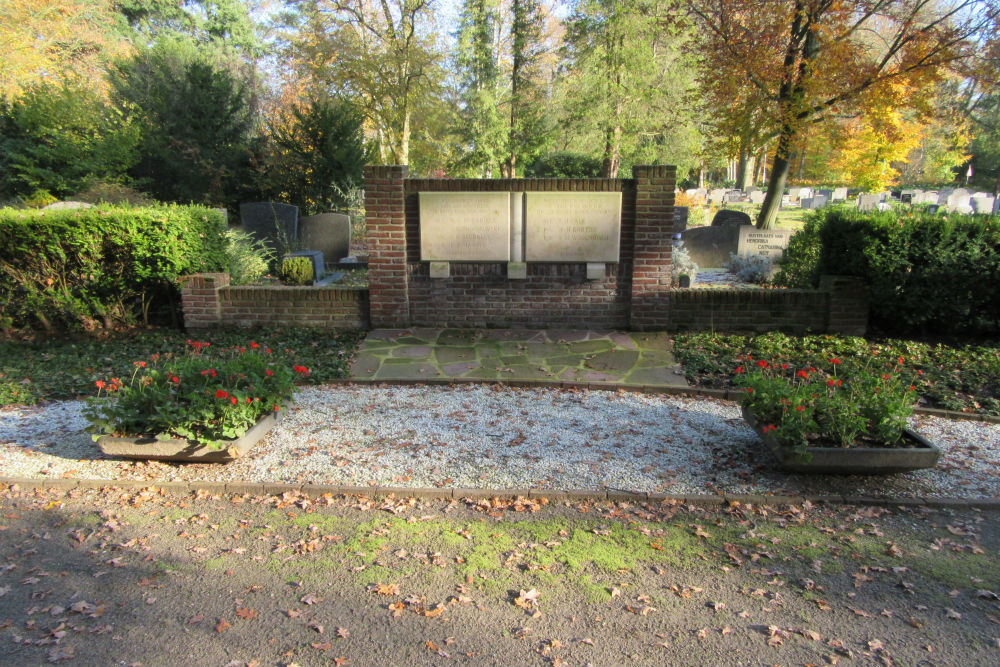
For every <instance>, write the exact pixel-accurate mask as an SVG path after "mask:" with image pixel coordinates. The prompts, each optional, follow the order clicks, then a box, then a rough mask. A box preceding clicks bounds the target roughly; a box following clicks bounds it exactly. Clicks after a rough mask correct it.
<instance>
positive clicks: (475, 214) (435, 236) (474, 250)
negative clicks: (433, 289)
mask: <svg viewBox="0 0 1000 667" xmlns="http://www.w3.org/2000/svg"><path fill="white" fill-rule="evenodd" d="M418 199H419V202H420V259H421V261H425V262H507V261H510V246H511V243H510V235H511V230H510V208H511V205H510V193H508V192H420V193H418Z"/></svg>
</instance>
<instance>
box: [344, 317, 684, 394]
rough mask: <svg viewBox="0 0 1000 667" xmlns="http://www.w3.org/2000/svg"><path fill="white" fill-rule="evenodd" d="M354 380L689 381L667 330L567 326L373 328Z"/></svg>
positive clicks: (670, 384) (681, 383)
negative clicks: (581, 328)
mask: <svg viewBox="0 0 1000 667" xmlns="http://www.w3.org/2000/svg"><path fill="white" fill-rule="evenodd" d="M351 378H352V379H355V380H371V379H386V380H388V379H393V380H407V379H409V380H432V379H436V380H448V379H451V378H467V379H469V378H471V379H481V380H499V381H501V382H503V381H507V382H522V381H527V382H544V381H579V382H597V383H602V384H603V383H607V384H612V385H616V386H622V387H687V386H688V383H687V380H686V379H685V378H684V372H683V370H682V369H681V367H680V365H679V364H678V363H677V361H676V360H675V359H674V356H673V348H672V343H671V341H670V337H669V335H667V334H666V333H665V332H628V331H586V330H580V331H576V330H566V329H537V330H536V329H430V328H426V327H419V328H412V329H375V330H373V331H371V332H369V333H368V336H367V337H366V338H365V341H364V342H363V343H362V344H361V348H360V349H359V351H358V354H357V355H356V356H355V359H354V362H353V363H352V364H351Z"/></svg>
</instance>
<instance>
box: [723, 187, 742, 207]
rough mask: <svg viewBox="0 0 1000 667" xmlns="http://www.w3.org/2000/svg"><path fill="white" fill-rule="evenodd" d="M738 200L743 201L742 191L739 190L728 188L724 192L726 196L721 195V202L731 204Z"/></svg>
mask: <svg viewBox="0 0 1000 667" xmlns="http://www.w3.org/2000/svg"><path fill="white" fill-rule="evenodd" d="M740 201H743V193H742V192H740V191H739V190H730V191H729V192H727V193H726V196H725V197H723V202H724V203H726V204H732V203H736V202H740Z"/></svg>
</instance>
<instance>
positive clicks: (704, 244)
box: [681, 225, 744, 269]
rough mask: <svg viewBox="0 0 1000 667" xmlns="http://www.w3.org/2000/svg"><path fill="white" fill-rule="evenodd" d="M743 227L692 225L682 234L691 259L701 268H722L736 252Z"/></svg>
mask: <svg viewBox="0 0 1000 667" xmlns="http://www.w3.org/2000/svg"><path fill="white" fill-rule="evenodd" d="M743 228H744V226H742V225H726V226H721V225H720V226H716V227H691V228H690V229H688V230H687V231H685V232H684V233H683V234H681V240H682V241H683V242H684V249H685V250H687V252H688V256H689V257H691V261H693V262H694V263H695V264H697V265H698V267H699V268H700V269H711V268H722V267H724V266H726V264H727V263H728V262H729V257H730V256H731V255H732V254H733V253H734V252H736V248H737V246H738V244H739V238H740V229H743Z"/></svg>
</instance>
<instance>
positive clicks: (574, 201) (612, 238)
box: [524, 192, 622, 262]
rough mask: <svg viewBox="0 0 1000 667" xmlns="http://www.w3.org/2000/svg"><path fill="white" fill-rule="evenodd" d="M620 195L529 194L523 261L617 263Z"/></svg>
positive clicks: (525, 214)
mask: <svg viewBox="0 0 1000 667" xmlns="http://www.w3.org/2000/svg"><path fill="white" fill-rule="evenodd" d="M621 213H622V194H621V193H620V192H528V193H527V194H526V196H525V212H524V232H525V237H524V259H525V260H526V261H529V262H617V261H618V246H619V242H620V239H621Z"/></svg>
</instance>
